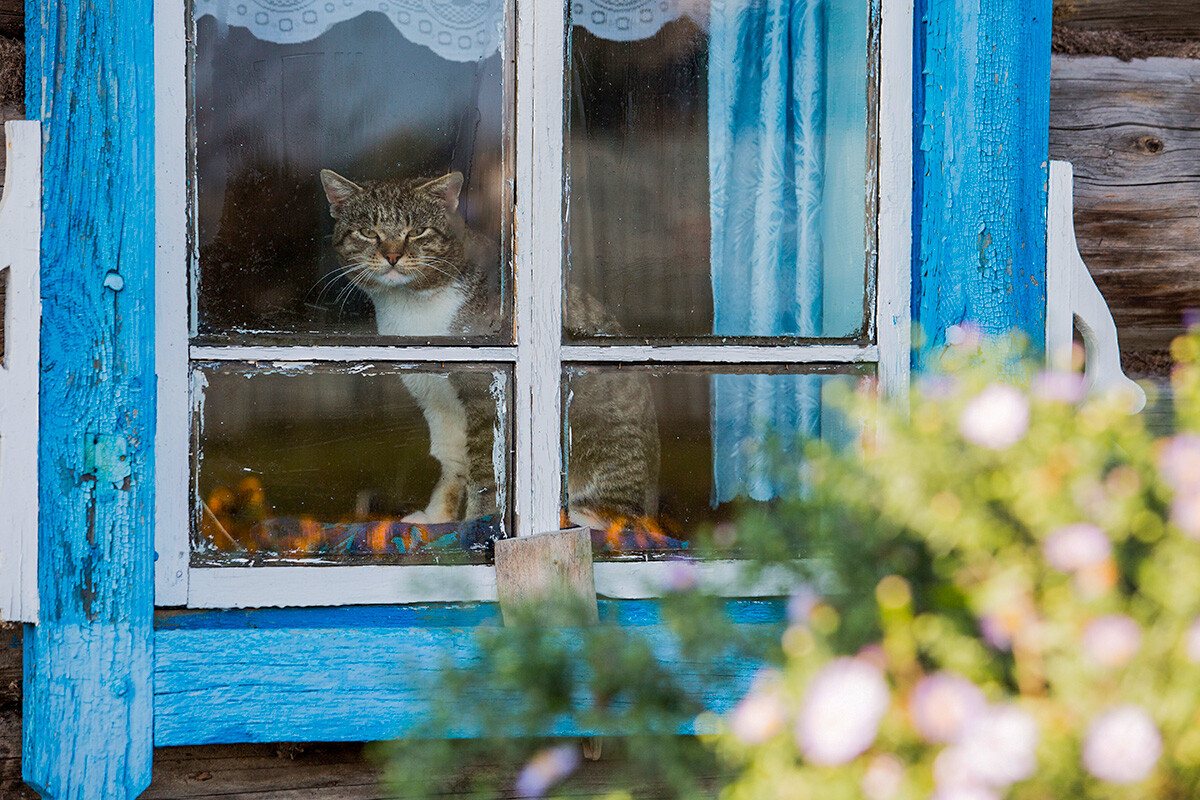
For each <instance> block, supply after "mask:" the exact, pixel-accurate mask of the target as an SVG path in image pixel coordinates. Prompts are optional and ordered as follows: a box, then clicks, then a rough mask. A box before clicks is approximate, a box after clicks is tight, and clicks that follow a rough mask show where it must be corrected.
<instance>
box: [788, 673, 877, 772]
mask: <svg viewBox="0 0 1200 800" xmlns="http://www.w3.org/2000/svg"><path fill="white" fill-rule="evenodd" d="M890 700H891V697H890V694H889V692H888V685H887V681H885V680H884V677H883V673H882V672H881V671H880V670H879V668H877V667H875V666H873V665H871V664H868V663H866V662H865V661H862V660H861V659H857V658H846V657H843V658H838V659H834V660H833V661H831V662H830V663H829V664H826V665H825V667H824V668H822V669H821V671H820V672H818V673H817V675H816V677H815V678H813V681H812V683H811V684H809V687H808V691H807V693H805V696H804V703H803V705H802V706H801V709H800V717H799V719H798V720H797V721H796V743H797V744H798V745H799V746H800V750H801V752H803V753H804V757H805V758H807V759H808V760H809V761H811V762H812V763H814V764H820V765H823V766H834V765H837V764H845V763H847V762H849V761H852V760H854V759H855V758H857V757H858V756H859V755H860V754H862V752H863V751H865V750H866V749H867V748H868V747H870V746H871V744H872V743H873V742H874V741H875V737H876V735H877V734H878V733H879V723H880V721H881V720H882V719H883V715H884V714H885V713H886V712H887V709H888V704H889V703H890Z"/></svg>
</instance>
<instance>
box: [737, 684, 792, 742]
mask: <svg viewBox="0 0 1200 800" xmlns="http://www.w3.org/2000/svg"><path fill="white" fill-rule="evenodd" d="M784 721H785V712H784V708H783V698H782V697H781V696H780V694H779V693H778V692H775V691H768V692H751V693H750V694H748V695H746V696H745V697H743V698H742V699H741V701H739V702H738V704H737V705H736V706H734V709H733V713H731V714H730V716H729V728H730V732H731V733H733V735H734V737H735V738H736V739H738V741H740V742H742V743H743V744H749V745H756V744H762V743H763V742H765V741H767V740H769V739H771V738H772V737H773V736H775V734H777V733H779V732H780V731H781V730H783V724H784Z"/></svg>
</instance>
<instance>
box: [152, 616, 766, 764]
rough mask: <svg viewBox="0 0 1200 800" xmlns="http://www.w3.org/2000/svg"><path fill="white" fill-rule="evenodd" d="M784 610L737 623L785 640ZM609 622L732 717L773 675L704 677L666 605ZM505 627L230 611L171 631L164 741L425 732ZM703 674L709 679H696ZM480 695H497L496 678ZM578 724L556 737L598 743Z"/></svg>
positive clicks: (737, 671) (159, 653) (737, 665)
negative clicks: (458, 672)
mask: <svg viewBox="0 0 1200 800" xmlns="http://www.w3.org/2000/svg"><path fill="white" fill-rule="evenodd" d="M784 605H785V604H784V603H783V602H780V601H769V600H737V601H730V602H729V603H728V604H727V613H728V614H729V618H730V619H731V620H732V621H733V622H734V623H735V624H737V625H741V626H755V627H757V629H759V630H766V631H769V632H771V633H772V634H774V635H778V634H779V633H781V632H782V630H783V625H784V619H785V616H786V614H785V609H784ZM600 616H601V619H602V620H604V621H608V622H613V623H619V624H621V625H623V626H626V627H629V628H633V629H635V635H639V636H642V637H644V639H645V641H646V642H648V643H649V644H650V645H651V647H652V648H653V649H654V651H655V652H656V653H657V654H658V656H659V658H660V659H661V660H662V661H663V662H664V663H668V664H670V665H671V668H672V670H674V671H675V673H676V674H677V675H679V676H681V680H682V681H683V683H684V684H685V685H690V686H694V690H695V692H696V696H697V698H698V699H700V700H701V701H702V702H704V703H705V705H706V706H707V707H708V708H710V709H711V710H713V711H716V712H725V711H728V710H729V709H730V707H731V706H732V705H733V704H734V703H735V702H736V701H737V699H738V698H739V697H740V696H741V695H742V694H744V693H745V691H746V690H747V689H748V688H749V686H750V683H751V681H752V680H753V677H754V675H755V673H756V672H757V671H758V669H759V667H760V666H761V665H760V664H759V663H757V662H752V661H749V660H735V659H730V660H728V661H727V662H725V663H721V664H719V665H716V667H717V669H716V671H715V672H713V673H709V672H707V671H705V673H704V674H705V677H704V678H703V679H701V678H700V673H701V671H702V670H706V669H707V666H713V665H707V666H706V665H699V664H694V663H689V662H688V661H687V660H685V659H684V658H682V657H681V656H680V654H679V652H678V648H677V640H676V639H675V637H674V636H673V635H672V634H671V633H670V631H669V630H668V629H667V627H666V626H665V625H663V624H661V623H660V622H659V617H658V606H657V603H655V602H653V601H601V602H600ZM502 624H503V623H502V621H501V619H500V614H499V610H498V608H497V607H496V606H495V604H477V605H466V606H436V605H435V606H415V607H413V606H409V607H403V606H402V607H383V608H344V609H278V610H261V611H249V612H247V611H222V612H208V613H201V614H194V615H187V616H182V617H175V618H172V619H170V620H165V621H163V622H161V623H160V624H159V628H158V630H157V632H156V635H155V654H156V659H157V666H156V668H155V675H154V741H155V744H156V745H176V744H212V743H220V742H250V741H253V742H274V741H314V740H318V741H340V740H346V741H358V740H363V739H371V740H378V739H390V738H395V737H397V736H402V735H404V734H408V733H412V732H413V731H414V730H415V729H417V727H418V726H419V725H420V724H421V723H423V722H426V721H428V720H429V719H431V718H432V717H433V716H434V713H435V712H436V711H437V710H438V707H437V700H436V688H437V686H438V681H439V678H440V675H441V670H442V668H443V666H444V665H445V664H446V663H447V662H450V663H453V664H454V665H455V666H456V667H457V668H459V669H463V670H472V669H474V670H476V671H478V673H479V674H480V675H481V676H483V675H486V674H487V673H486V669H485V666H484V664H483V662H482V655H481V653H480V652H479V649H478V645H477V643H476V640H475V631H476V630H477V629H478V627H480V626H484V627H499V626H501V625H502ZM764 626H765V627H764ZM562 635H563V636H564V637H577V636H578V635H579V634H578V632H572V631H567V630H564V631H563V632H562ZM689 675H694V676H696V677H695V679H694V680H693V681H690V682H689V681H688V678H687V676H689ZM480 689H481V691H486V689H487V681H486V679H485V678H483V677H481V679H480ZM493 701H494V702H501V701H502V698H494V699H493ZM456 719H458V720H459V722H458V724H459V725H460V726H461V727H459V728H458V729H456V730H454V731H451V732H450V733H451V734H452V735H457V736H470V735H472V734H474V733H476V732H477V728H476V727H474V725H473V723H472V721H471V719H470V709H463V710H462V713H461V716H460V717H456ZM568 724H569V721H564V722H563V723H562V724H561V725H560V727H558V728H556V729H554V730H547V731H545V734H546V735H558V736H582V735H587V734H589V733H596V732H595V731H585V730H581V729H576V728H570V727H566V726H567V725H568ZM685 732H686V731H685Z"/></svg>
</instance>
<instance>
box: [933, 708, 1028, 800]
mask: <svg viewBox="0 0 1200 800" xmlns="http://www.w3.org/2000/svg"><path fill="white" fill-rule="evenodd" d="M1037 743H1038V729H1037V723H1036V722H1035V721H1034V719H1033V717H1031V716H1029V714H1028V713H1026V712H1024V711H1022V710H1021V709H1020V708H1018V707H1016V706H1015V705H994V706H989V707H988V708H987V710H986V711H985V712H984V713H983V714H980V715H979V716H978V717H976V718H975V719H974V720H972V721H971V722H970V723H969V724H967V725H966V727H965V728H964V730H963V732H962V735H961V737H960V738H959V740H958V742H957V743H956V744H955V745H953V746H952V747H951V748H949V749H950V750H957V751H958V757H959V758H961V763H962V768H963V769H964V770H965V771H966V773H967V774H968V775H970V776H971V778H972V779H973V781H974V782H976V783H981V784H985V785H987V786H994V787H997V788H999V787H1004V786H1008V785H1009V784H1013V783H1016V782H1017V781H1022V780H1025V779H1026V778H1028V777H1029V776H1031V775H1033V773H1034V770H1036V769H1037Z"/></svg>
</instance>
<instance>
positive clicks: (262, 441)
mask: <svg viewBox="0 0 1200 800" xmlns="http://www.w3.org/2000/svg"><path fill="white" fill-rule="evenodd" d="M509 380H510V378H509V374H508V371H507V370H506V369H504V368H496V367H483V366H463V367H455V368H453V371H447V370H444V369H443V370H440V371H432V370H430V369H429V368H428V367H407V366H398V365H380V364H359V365H356V366H332V365H328V366H317V365H313V364H274V365H272V364H267V363H263V364H259V365H249V364H230V363H200V364H197V365H195V368H194V370H193V373H192V384H193V397H194V403H195V410H194V422H193V432H192V451H193V454H194V455H193V458H194V462H195V463H194V467H193V473H192V474H193V480H194V486H193V494H194V497H193V510H194V513H193V520H192V553H193V556H192V561H193V564H237V565H244V564H254V563H270V562H277V563H278V562H284V563H287V562H298V563H459V562H473V561H482V560H484V559H485V558H486V556H487V552H488V549H489V545H490V543H491V541H492V540H493V539H495V538H496V537H501V536H505V535H507V532H508V531H510V530H511V526H510V523H509V520H508V517H507V514H508V507H509V503H508V474H509V469H510V466H509V463H508V453H509V432H508V431H509V424H508V421H509V419H510V418H511V417H510V415H509V412H508V398H509V396H510V390H509V385H510V384H509ZM416 396H420V397H422V398H425V401H426V403H427V404H428V411H429V413H425V412H424V411H423V410H422V406H421V405H419V404H418V402H417V401H416V400H415V399H414V397H416ZM433 428H437V429H438V430H435V431H433V432H432V433H431V429H433ZM463 430H466V431H469V436H468V437H467V439H468V440H469V442H464V441H463V439H462V437H461V436H456V435H455V433H456V432H457V433H458V434H461V433H462V431H463ZM431 450H432V451H434V452H438V453H439V454H440V458H435V457H434V456H431V454H430V453H431ZM443 461H444V462H446V463H449V464H452V465H454V464H457V465H459V466H450V467H449V468H445V467H443V466H442V462H443Z"/></svg>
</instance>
